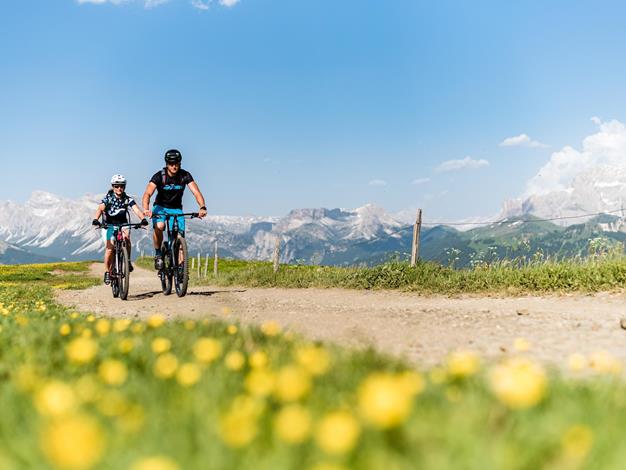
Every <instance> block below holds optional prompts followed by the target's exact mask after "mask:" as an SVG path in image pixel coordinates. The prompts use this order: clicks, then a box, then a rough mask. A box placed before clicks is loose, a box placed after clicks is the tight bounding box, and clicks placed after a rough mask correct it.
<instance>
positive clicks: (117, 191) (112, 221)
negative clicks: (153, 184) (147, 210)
mask: <svg viewBox="0 0 626 470" xmlns="http://www.w3.org/2000/svg"><path fill="white" fill-rule="evenodd" d="M126 183H127V181H126V178H125V177H124V176H123V175H113V177H112V178H111V189H110V190H109V192H108V193H107V194H106V196H104V198H103V199H102V201H101V202H100V204H99V205H98V208H97V209H96V214H95V215H94V217H93V221H92V224H93V225H94V226H96V227H100V226H101V223H100V217H101V216H102V214H104V222H105V223H106V224H107V225H111V226H110V227H108V228H107V231H106V235H105V237H106V249H105V251H104V269H105V271H104V283H105V284H108V283H109V280H110V275H111V267H112V263H113V250H114V246H113V241H114V240H115V237H116V236H117V232H118V230H119V228H117V227H115V225H120V224H125V223H128V221H129V220H128V209H129V208H132V210H133V212H134V213H135V215H136V216H137V217H139V218H140V219H142V220H141V224H142V225H148V221H147V220H146V219H145V218H144V217H143V213H142V212H141V210H140V209H139V208H138V207H137V203H136V202H135V201H134V199H133V198H132V197H130V196H128V195H127V194H126V191H125V190H126ZM122 235H123V236H124V238H125V239H126V240H127V246H128V259H130V248H131V246H130V234H129V232H128V229H122ZM129 270H130V271H132V270H133V267H132V264H130V265H129Z"/></svg>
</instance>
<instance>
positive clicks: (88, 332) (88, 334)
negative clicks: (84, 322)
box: [80, 328, 93, 338]
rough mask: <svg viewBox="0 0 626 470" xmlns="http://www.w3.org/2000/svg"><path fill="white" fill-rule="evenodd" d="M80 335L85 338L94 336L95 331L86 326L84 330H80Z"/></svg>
mask: <svg viewBox="0 0 626 470" xmlns="http://www.w3.org/2000/svg"><path fill="white" fill-rule="evenodd" d="M80 335H81V336H82V337H83V338H91V337H92V336H93V331H91V329H90V328H85V329H84V330H83V331H81V332H80Z"/></svg>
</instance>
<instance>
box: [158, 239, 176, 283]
mask: <svg viewBox="0 0 626 470" xmlns="http://www.w3.org/2000/svg"><path fill="white" fill-rule="evenodd" d="M161 253H162V254H163V267H162V268H161V271H160V272H159V277H160V278H161V290H162V291H163V295H170V294H171V293H172V277H173V276H172V270H171V262H170V261H171V258H170V254H171V253H170V250H169V249H168V247H167V243H166V242H165V241H164V242H163V244H162V245H161Z"/></svg>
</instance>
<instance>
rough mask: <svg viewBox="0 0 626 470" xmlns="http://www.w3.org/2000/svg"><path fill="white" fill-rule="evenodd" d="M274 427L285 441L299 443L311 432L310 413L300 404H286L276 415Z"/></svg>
mask: <svg viewBox="0 0 626 470" xmlns="http://www.w3.org/2000/svg"><path fill="white" fill-rule="evenodd" d="M274 429H275V430H276V434H278V437H279V438H280V439H281V440H283V441H285V442H286V443H288V444H300V443H302V442H304V441H305V440H306V439H307V438H308V437H309V434H310V432H311V414H310V413H309V411H308V410H307V409H306V408H304V407H302V406H300V405H287V406H286V407H284V408H283V409H282V410H280V411H279V412H278V414H277V415H276V417H275V419H274Z"/></svg>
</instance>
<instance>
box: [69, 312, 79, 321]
mask: <svg viewBox="0 0 626 470" xmlns="http://www.w3.org/2000/svg"><path fill="white" fill-rule="evenodd" d="M78 316H79V315H78V312H72V313H70V318H71V319H72V320H76V319H77V318H78Z"/></svg>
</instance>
